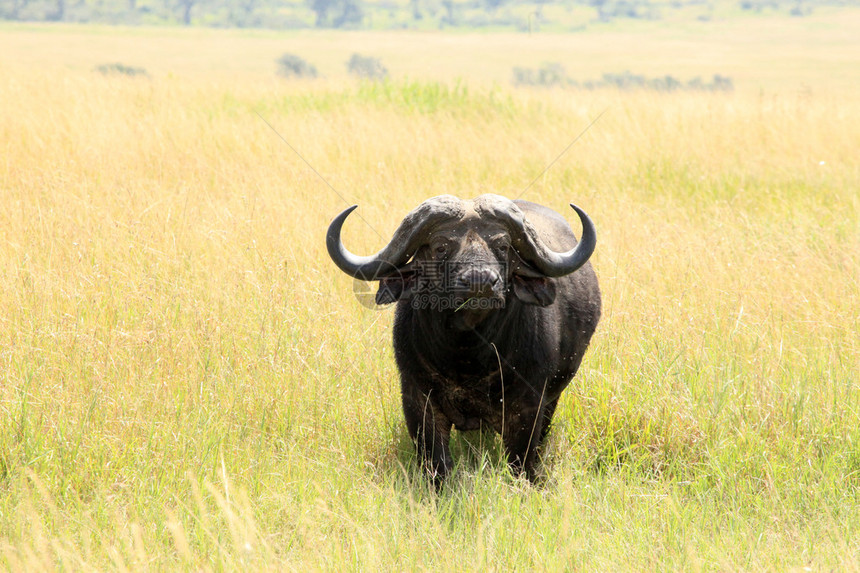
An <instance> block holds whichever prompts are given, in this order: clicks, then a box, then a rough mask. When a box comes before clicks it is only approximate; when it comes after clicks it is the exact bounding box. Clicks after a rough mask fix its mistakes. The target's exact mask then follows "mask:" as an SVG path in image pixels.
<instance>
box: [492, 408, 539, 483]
mask: <svg viewBox="0 0 860 573" xmlns="http://www.w3.org/2000/svg"><path fill="white" fill-rule="evenodd" d="M544 423H545V417H544V415H543V408H533V409H532V408H529V409H526V410H521V411H517V412H511V413H509V414H506V415H505V428H504V433H503V435H502V441H503V442H504V444H505V451H506V453H507V456H508V464H509V465H510V466H511V470H512V471H513V472H514V475H520V474H523V473H525V475H526V477H527V478H528V479H529V481H532V482H534V481H537V480H538V479H539V478H540V474H539V467H538V447H539V446H540V442H541V439H542V438H543V434H544Z"/></svg>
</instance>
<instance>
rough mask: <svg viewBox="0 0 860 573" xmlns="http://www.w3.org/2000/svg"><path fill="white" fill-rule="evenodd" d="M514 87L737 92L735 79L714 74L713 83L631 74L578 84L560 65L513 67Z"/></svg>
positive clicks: (606, 76)
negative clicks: (733, 80)
mask: <svg viewBox="0 0 860 573" xmlns="http://www.w3.org/2000/svg"><path fill="white" fill-rule="evenodd" d="M514 85H518V86H540V87H569V88H582V89H599V88H618V89H622V90H631V89H650V90H656V91H675V90H707V91H732V90H733V89H734V83H733V82H732V79H731V78H729V77H726V76H723V75H720V74H715V75H714V77H713V79H712V80H711V81H710V82H706V81H704V80H702V78H701V77H695V78H693V79H691V80H689V81H686V82H685V81H683V80H679V79H678V78H676V77H675V76H670V75H667V76H661V77H656V78H649V77H646V76H643V75H640V74H633V73H630V72H623V73H620V74H603V77H602V78H601V79H599V80H585V81H578V80H575V79H573V78H571V77H570V76H568V75H567V71H566V70H565V69H564V66H562V65H561V64H559V63H557V62H549V63H545V64H543V65H541V66H540V67H538V68H526V67H519V66H516V67H514Z"/></svg>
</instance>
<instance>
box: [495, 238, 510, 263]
mask: <svg viewBox="0 0 860 573" xmlns="http://www.w3.org/2000/svg"><path fill="white" fill-rule="evenodd" d="M491 248H492V249H493V252H495V253H496V255H497V256H498V257H499V258H504V257H505V255H507V253H508V249H509V248H510V244H509V243H508V242H507V241H506V240H503V239H500V240H497V241H493V242H492V244H491Z"/></svg>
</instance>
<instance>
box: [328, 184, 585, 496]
mask: <svg viewBox="0 0 860 573" xmlns="http://www.w3.org/2000/svg"><path fill="white" fill-rule="evenodd" d="M571 207H573V209H574V210H575V211H576V213H577V214H578V215H579V218H580V220H581V221H582V228H583V230H582V238H581V240H580V242H579V243H577V241H576V238H575V237H574V234H573V231H571V228H570V226H569V225H568V224H567V222H566V221H565V219H564V218H563V217H562V216H561V215H559V214H558V213H556V212H555V211H553V210H551V209H549V208H547V207H543V206H541V205H537V204H535V203H530V202H528V201H522V200H516V201H511V200H509V199H506V198H504V197H501V196H499V195H481V196H480V197H478V198H476V199H474V200H471V201H463V200H460V199H458V198H456V197H453V196H451V195H442V196H439V197H434V198H432V199H428V200H426V201H424V202H423V203H422V204H421V205H419V206H418V207H417V208H415V209H414V210H413V211H412V212H410V213H409V214H408V215H407V216H406V218H405V219H404V220H403V222H402V223H401V224H400V226H399V227H398V229H397V230H396V231H395V232H394V236H393V238H392V239H391V242H390V243H389V244H388V245H387V246H385V247H384V248H383V249H382V250H380V251H379V252H378V253H376V254H375V255H372V256H368V257H362V256H357V255H354V254H352V253H350V252H349V251H348V250H347V249H346V248H345V247H344V246H343V243H342V242H341V239H340V235H341V228H342V227H343V224H344V221H345V220H346V218H347V217H348V216H349V214H350V213H351V212H352V211H353V210H354V209H355V208H356V206H352V207H350V208H349V209H346V210H345V211H343V212H342V213H341V214H340V215H338V216H337V217H335V219H334V220H333V221H332V223H331V225H330V226H329V229H328V235H327V237H326V243H327V247H328V252H329V255H330V256H331V258H332V260H333V261H334V263H335V264H336V265H337V266H338V267H339V268H340V269H341V270H342V271H343V272H345V273H346V274H348V275H350V276H352V277H356V278H359V279H363V280H368V281H379V290H378V292H377V294H376V302H377V304H386V303H391V302H397V310H396V313H395V318H394V353H395V358H396V361H397V366H398V368H399V370H400V382H401V390H402V395H403V413H404V415H405V417H406V425H407V427H408V429H409V434H410V435H411V436H412V439H413V440H414V441H415V444H416V447H417V450H418V456H419V458H420V459H421V460H422V462H423V464H424V467H425V468H426V469H427V471H428V472H429V473H430V475H431V476H433V477H434V478H435V480H436V481H437V482H440V481H441V480H442V478H444V477H445V476H446V475H447V474H448V473H449V471H450V470H451V467H452V463H453V462H452V459H451V452H450V450H449V446H448V440H449V437H450V434H451V428H452V426H453V427H454V428H457V429H458V430H476V429H478V428H480V427H481V426H482V425H483V424H486V425H488V426H489V427H491V428H493V429H494V430H495V431H496V432H498V433H500V434H501V436H502V441H503V443H504V445H505V450H506V452H507V457H508V462H509V463H510V465H511V468H512V469H513V470H514V472H515V473H517V474H519V473H521V472H523V471H525V474H526V476H527V477H528V478H529V479H530V480H534V479H535V478H537V477H539V472H538V463H537V461H538V448H539V446H540V445H541V442H542V441H543V439H544V437H545V436H546V433H547V430H548V429H549V424H550V421H551V420H552V416H553V413H554V412H555V408H556V405H557V404H558V398H559V396H560V395H561V392H562V391H563V390H564V388H565V387H566V386H567V385H568V383H569V382H570V380H571V379H572V378H573V376H574V374H576V370H577V368H579V364H580V362H581V361H582V356H583V354H584V353H585V349H586V348H587V347H588V343H589V341H590V340H591V335H592V334H593V333H594V330H595V328H596V327H597V322H598V320H599V319H600V291H599V289H598V285H597V277H596V276H595V274H594V271H593V270H592V268H591V265H590V264H589V263H588V262H587V261H588V258H589V257H590V256H591V253H592V252H593V251H594V247H595V242H596V234H595V230H594V225H593V223H592V222H591V220H590V219H589V217H588V215H586V214H585V213H584V212H583V211H582V210H581V209H579V207H576V206H575V205H572V204H571Z"/></svg>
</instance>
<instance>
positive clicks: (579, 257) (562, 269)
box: [517, 203, 597, 277]
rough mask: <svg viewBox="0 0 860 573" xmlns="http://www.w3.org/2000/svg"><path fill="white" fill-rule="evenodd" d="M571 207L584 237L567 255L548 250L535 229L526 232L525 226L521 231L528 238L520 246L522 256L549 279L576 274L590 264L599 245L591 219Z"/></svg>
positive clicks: (581, 211)
mask: <svg viewBox="0 0 860 573" xmlns="http://www.w3.org/2000/svg"><path fill="white" fill-rule="evenodd" d="M570 206H571V207H572V208H573V210H574V211H576V214H577V215H579V220H580V221H581V222H582V237H580V239H579V243H577V245H576V246H575V247H573V248H572V249H571V250H569V251H567V252H566V253H556V252H555V251H553V250H552V249H549V248H547V247H546V246H545V245H544V244H543V242H542V241H541V240H540V238H539V237H537V234H536V233H534V232H533V229H529V230H526V228H525V226H524V225H523V226H522V227H521V228H520V229H519V230H520V232H522V236H525V237H526V240H525V241H523V242H522V244H520V245H518V249H517V250H518V251H519V252H520V255H521V256H522V257H523V258H524V259H525V260H526V261H528V262H529V263H530V264H531V265H533V266H534V267H535V268H536V269H537V270H539V271H540V272H541V273H543V274H544V275H546V276H548V277H563V276H564V275H569V274H570V273H572V272H574V271H575V270H577V269H578V268H580V267H581V266H582V265H584V264H585V263H586V262H588V259H589V257H591V254H592V253H593V252H594V247H595V246H596V245H597V232H596V231H595V229H594V223H592V221H591V218H590V217H589V216H588V215H586V213H585V211H583V210H582V209H580V208H579V207H577V206H576V205H574V204H573V203H571V204H570ZM529 231H531V232H529Z"/></svg>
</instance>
